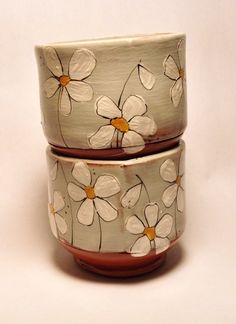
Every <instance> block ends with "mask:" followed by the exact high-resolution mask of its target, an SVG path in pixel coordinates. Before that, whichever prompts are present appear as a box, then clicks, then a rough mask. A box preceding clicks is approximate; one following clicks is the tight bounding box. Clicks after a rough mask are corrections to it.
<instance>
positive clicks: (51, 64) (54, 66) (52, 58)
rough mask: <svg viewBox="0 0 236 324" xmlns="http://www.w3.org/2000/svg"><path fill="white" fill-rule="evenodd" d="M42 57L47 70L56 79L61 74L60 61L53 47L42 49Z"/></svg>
mask: <svg viewBox="0 0 236 324" xmlns="http://www.w3.org/2000/svg"><path fill="white" fill-rule="evenodd" d="M43 55H44V59H45V62H46V65H47V67H48V68H49V70H50V71H51V72H52V73H53V74H54V75H55V76H57V77H60V76H61V75H62V74H63V71H62V65H61V61H60V59H59V57H58V55H57V52H56V50H55V49H54V48H53V47H50V46H47V47H45V48H44V49H43Z"/></svg>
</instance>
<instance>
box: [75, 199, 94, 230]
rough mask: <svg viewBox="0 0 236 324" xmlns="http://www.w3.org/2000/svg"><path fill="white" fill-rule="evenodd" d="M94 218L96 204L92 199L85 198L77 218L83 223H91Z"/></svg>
mask: <svg viewBox="0 0 236 324" xmlns="http://www.w3.org/2000/svg"><path fill="white" fill-rule="evenodd" d="M93 218H94V205H93V200H92V199H85V201H83V202H82V204H81V205H80V207H79V209H78V212H77V219H78V221H79V222H80V223H81V224H83V225H87V226H88V225H91V224H92V223H93Z"/></svg>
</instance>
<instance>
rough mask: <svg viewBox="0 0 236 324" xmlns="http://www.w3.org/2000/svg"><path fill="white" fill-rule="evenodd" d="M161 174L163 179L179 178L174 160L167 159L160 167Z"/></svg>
mask: <svg viewBox="0 0 236 324" xmlns="http://www.w3.org/2000/svg"><path fill="white" fill-rule="evenodd" d="M160 174H161V177H162V179H163V180H165V181H168V182H174V181H175V180H176V178H177V173H176V168H175V163H174V161H173V160H171V159H168V160H165V162H164V163H162V165H161V167H160Z"/></svg>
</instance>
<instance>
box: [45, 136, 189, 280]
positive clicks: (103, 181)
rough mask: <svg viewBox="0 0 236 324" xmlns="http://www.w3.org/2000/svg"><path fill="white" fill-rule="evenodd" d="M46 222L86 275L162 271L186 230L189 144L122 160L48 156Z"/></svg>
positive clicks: (135, 273)
mask: <svg viewBox="0 0 236 324" xmlns="http://www.w3.org/2000/svg"><path fill="white" fill-rule="evenodd" d="M47 160H48V168H49V205H48V206H49V209H48V210H49V220H50V224H51V229H52V232H53V234H54V236H55V237H56V238H57V239H58V241H59V242H60V243H61V244H62V245H63V246H64V247H65V248H66V249H67V250H68V251H70V252H71V253H72V254H73V255H74V256H75V258H76V260H77V262H78V263H79V264H80V265H81V266H82V267H84V268H86V269H88V270H91V271H94V272H97V273H100V274H105V275H108V276H118V277H122V276H133V275H139V274H142V273H145V272H148V271H151V270H153V269H155V268H157V267H158V266H159V265H160V264H161V263H162V262H163V260H164V258H165V255H166V253H167V251H168V250H169V249H170V247H171V246H172V245H173V244H174V243H175V242H176V240H177V239H178V238H179V237H180V236H181V234H182V233H183V231H184V223H185V218H184V185H183V176H184V143H183V141H181V143H180V145H179V146H177V147H176V148H173V149H170V150H168V151H165V152H162V153H157V154H153V155H150V156H146V157H139V158H135V159H129V160H121V161H105V160H88V159H87V160H85V159H79V158H71V157H63V156H59V155H57V154H55V153H53V152H52V150H51V149H50V148H48V149H47Z"/></svg>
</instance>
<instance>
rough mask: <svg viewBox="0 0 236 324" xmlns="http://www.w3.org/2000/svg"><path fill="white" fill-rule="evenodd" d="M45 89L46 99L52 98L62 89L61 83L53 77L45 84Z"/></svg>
mask: <svg viewBox="0 0 236 324" xmlns="http://www.w3.org/2000/svg"><path fill="white" fill-rule="evenodd" d="M43 87H44V91H45V95H46V97H47V98H51V97H52V96H54V94H55V93H56V92H57V90H58V88H59V87H60V83H59V81H58V80H57V79H56V78H54V77H51V78H49V79H47V80H46V81H45V82H44V85H43Z"/></svg>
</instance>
